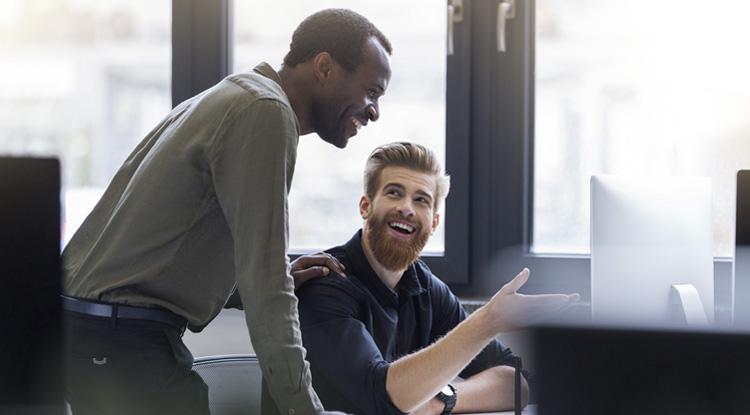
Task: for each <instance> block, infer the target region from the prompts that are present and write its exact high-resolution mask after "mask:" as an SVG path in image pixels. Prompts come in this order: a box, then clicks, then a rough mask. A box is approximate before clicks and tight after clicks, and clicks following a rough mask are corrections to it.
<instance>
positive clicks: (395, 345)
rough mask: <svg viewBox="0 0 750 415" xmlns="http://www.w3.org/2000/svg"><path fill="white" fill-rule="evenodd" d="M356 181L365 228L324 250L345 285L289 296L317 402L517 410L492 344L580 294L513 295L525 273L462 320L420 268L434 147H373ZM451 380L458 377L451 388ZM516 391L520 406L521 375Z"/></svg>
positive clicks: (434, 172) (326, 281) (324, 283)
mask: <svg viewBox="0 0 750 415" xmlns="http://www.w3.org/2000/svg"><path fill="white" fill-rule="evenodd" d="M364 184H365V195H364V196H362V198H361V199H360V202H359V212H360V215H361V216H362V219H364V220H365V225H364V229H363V230H360V231H358V232H357V233H356V234H355V235H354V237H353V238H352V239H351V240H349V242H347V243H346V244H344V245H342V246H338V247H335V248H332V249H330V250H328V251H327V252H328V253H329V254H331V255H333V256H334V257H336V258H337V259H338V260H339V261H341V263H342V264H343V265H344V266H345V267H346V270H347V275H348V278H347V279H345V278H341V277H338V276H336V275H333V276H331V277H329V278H317V279H311V280H309V281H307V282H306V283H305V284H303V285H302V286H301V287H300V288H299V289H298V290H297V296H298V297H299V312H300V324H301V327H302V338H303V341H304V344H305V348H306V349H307V351H308V360H309V361H310V366H311V369H312V373H313V384H314V385H315V390H316V391H317V392H318V394H319V396H320V398H321V400H322V401H323V404H324V405H325V406H326V407H327V408H330V409H336V410H341V411H346V412H351V413H357V414H372V415H376V414H378V415H382V414H401V413H406V412H412V413H415V414H433V415H437V414H444V415H445V414H450V413H454V412H455V413H465V412H489V411H501V410H510V409H513V407H514V404H515V399H514V397H515V393H514V392H515V390H514V389H515V388H514V383H515V382H514V381H515V369H514V367H513V365H514V364H515V363H516V356H514V355H513V353H512V352H511V350H510V349H508V348H507V347H505V346H503V345H502V344H501V343H500V342H499V341H497V339H496V336H497V335H498V334H500V333H505V332H509V331H514V330H517V329H519V328H520V327H523V326H525V325H527V324H529V323H531V322H533V321H534V320H535V319H537V318H538V317H540V316H542V315H544V314H546V313H549V312H552V311H556V310H560V309H562V308H565V307H567V306H568V305H569V304H571V303H572V302H575V301H577V300H578V294H572V295H564V294H548V295H522V294H518V293H517V290H518V289H519V288H520V287H521V286H522V285H523V284H524V283H525V282H526V280H527V279H528V277H529V272H528V270H526V269H524V270H523V271H522V272H521V273H520V274H519V275H518V276H517V277H516V278H515V279H513V280H512V281H511V282H509V283H508V284H506V285H505V286H504V287H503V288H502V289H501V290H500V291H498V292H497V293H496V294H495V295H494V296H493V297H492V299H491V300H490V301H489V302H488V303H487V304H486V305H484V306H483V307H481V308H479V309H478V310H477V311H475V312H474V313H473V314H471V315H470V316H467V314H466V312H465V311H464V309H463V307H462V306H461V304H460V302H459V300H458V298H456V296H455V295H453V293H451V291H450V289H449V288H448V286H447V285H445V283H443V282H442V281H440V280H439V279H438V278H437V277H435V276H434V275H433V274H432V273H431V271H430V269H429V268H428V267H427V265H426V264H425V263H424V262H422V261H421V260H419V255H420V254H421V252H422V249H423V248H424V246H425V244H426V243H427V240H428V239H429V237H430V235H431V234H432V233H433V232H434V230H435V228H436V227H437V226H438V223H439V219H440V217H439V215H438V213H437V211H438V208H439V207H440V204H441V203H442V202H443V200H444V199H445V197H446V195H447V194H448V188H449V178H448V177H447V176H446V175H444V174H443V173H442V171H441V168H440V165H439V163H438V162H437V160H436V158H435V156H434V154H433V153H432V151H430V150H429V149H427V148H425V147H423V146H420V145H417V144H412V143H393V144H387V145H384V146H380V147H378V148H377V149H375V151H373V152H372V154H371V155H370V158H369V159H368V161H367V165H366V167H365V177H364ZM295 274H298V273H297V272H295ZM458 375H460V376H461V377H462V378H464V379H465V381H462V382H456V383H453V380H454V378H456V376H458ZM520 392H521V396H522V399H521V401H522V402H521V404H522V405H523V406H525V405H526V402H528V393H529V392H528V385H527V383H526V380H525V379H523V380H522V381H521V391H520ZM264 404H265V401H264Z"/></svg>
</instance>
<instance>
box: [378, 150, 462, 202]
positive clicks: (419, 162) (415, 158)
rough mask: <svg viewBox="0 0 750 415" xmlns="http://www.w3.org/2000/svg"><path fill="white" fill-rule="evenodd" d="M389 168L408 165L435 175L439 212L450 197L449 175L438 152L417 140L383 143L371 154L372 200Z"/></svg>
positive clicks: (407, 166) (410, 167) (435, 196)
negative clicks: (385, 170) (444, 171)
mask: <svg viewBox="0 0 750 415" xmlns="http://www.w3.org/2000/svg"><path fill="white" fill-rule="evenodd" d="M386 167H405V168H407V169H411V170H414V171H418V172H420V173H426V174H430V175H433V176H434V177H435V178H436V179H437V180H436V182H437V189H435V195H434V200H433V209H434V210H435V211H436V212H437V210H438V209H439V208H440V204H441V203H442V202H443V201H444V200H445V198H446V196H448V192H449V191H450V187H451V180H450V176H448V175H447V174H445V173H443V169H442V167H441V166H440V162H439V161H438V159H437V157H436V156H435V153H433V152H432V150H430V149H429V148H427V147H425V146H423V145H420V144H415V143H409V142H397V143H391V144H384V145H381V146H379V147H377V148H375V150H373V151H372V153H370V157H368V158H367V163H366V164H365V177H364V187H365V195H367V197H369V198H370V200H372V199H374V198H375V193H377V191H378V189H379V188H380V173H381V172H382V171H383V169H385V168H386Z"/></svg>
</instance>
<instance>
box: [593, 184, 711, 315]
mask: <svg viewBox="0 0 750 415" xmlns="http://www.w3.org/2000/svg"><path fill="white" fill-rule="evenodd" d="M591 317H592V322H593V323H594V324H597V325H606V326H627V327H674V326H676V327H682V326H686V325H695V326H706V325H711V324H713V321H714V274H713V219H712V214H711V180H710V179H709V178H702V177H701V178H698V177H664V178H656V177H625V176H613V175H597V176H592V178H591Z"/></svg>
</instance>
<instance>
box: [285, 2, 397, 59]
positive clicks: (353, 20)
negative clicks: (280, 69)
mask: <svg viewBox="0 0 750 415" xmlns="http://www.w3.org/2000/svg"><path fill="white" fill-rule="evenodd" d="M373 36H374V37H375V38H376V39H377V40H378V42H380V44H381V45H382V46H383V49H385V51H386V52H388V55H391V53H392V52H393V49H392V47H391V42H390V41H389V40H388V38H386V37H385V35H384V34H383V33H382V32H381V31H380V29H378V28H377V27H375V25H374V24H372V23H371V22H370V21H369V20H367V18H365V17H364V16H362V15H360V14H358V13H356V12H353V11H351V10H348V9H326V10H321V11H319V12H317V13H315V14H312V15H310V16H309V17H307V18H306V19H305V20H303V21H302V23H300V25H299V27H297V30H295V31H294V34H293V35H292V43H291V44H290V45H289V53H287V55H286V56H285V57H284V66H287V67H290V68H294V67H295V66H297V65H299V64H301V63H304V62H307V61H309V60H311V59H312V58H314V57H315V56H317V55H318V54H319V53H321V52H328V53H329V54H331V57H332V58H333V60H334V61H336V62H337V63H338V64H339V65H341V67H343V68H344V69H345V70H347V71H348V72H353V71H354V70H356V69H357V68H358V67H359V65H360V64H361V63H362V48H363V46H364V44H365V42H367V41H368V40H369V39H370V38H371V37H373Z"/></svg>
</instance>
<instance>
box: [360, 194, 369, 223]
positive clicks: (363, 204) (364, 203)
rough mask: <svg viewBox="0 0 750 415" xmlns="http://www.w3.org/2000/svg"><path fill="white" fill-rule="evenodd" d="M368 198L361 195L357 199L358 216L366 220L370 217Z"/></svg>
mask: <svg viewBox="0 0 750 415" xmlns="http://www.w3.org/2000/svg"><path fill="white" fill-rule="evenodd" d="M370 206H372V205H371V204H370V198H369V197H367V196H362V199H359V216H361V217H362V219H365V220H367V218H369V217H370Z"/></svg>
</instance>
